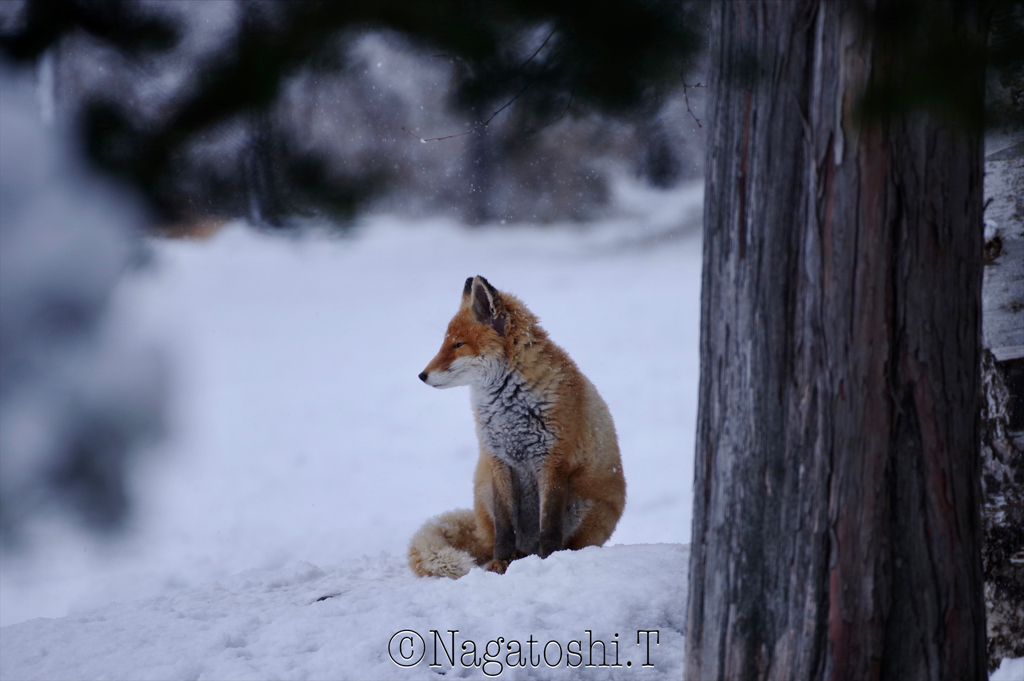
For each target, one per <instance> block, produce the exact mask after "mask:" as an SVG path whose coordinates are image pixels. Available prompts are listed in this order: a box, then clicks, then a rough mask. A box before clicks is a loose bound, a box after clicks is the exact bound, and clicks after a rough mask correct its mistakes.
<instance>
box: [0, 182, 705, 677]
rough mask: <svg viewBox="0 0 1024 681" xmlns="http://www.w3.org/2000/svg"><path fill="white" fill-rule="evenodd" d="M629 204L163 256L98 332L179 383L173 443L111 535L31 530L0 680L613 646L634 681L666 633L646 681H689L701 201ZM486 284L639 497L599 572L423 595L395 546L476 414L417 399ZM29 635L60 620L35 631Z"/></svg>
mask: <svg viewBox="0 0 1024 681" xmlns="http://www.w3.org/2000/svg"><path fill="white" fill-rule="evenodd" d="M619 190H620V195H619V197H618V201H619V204H620V206H621V209H620V211H619V213H618V217H616V218H613V219H609V220H607V221H605V222H603V223H600V224H597V225H594V226H593V227H592V228H589V229H581V228H580V227H578V226H572V225H563V226H554V227H550V228H543V229H542V228H537V227H534V226H529V225H509V226H505V227H497V226H495V227H489V228H478V229H469V228H465V227H462V226H459V225H457V224H454V223H453V222H451V221H448V220H421V221H415V222H410V221H404V220H399V219H397V218H394V217H389V216H382V215H378V216H374V217H370V218H367V219H365V220H364V221H363V222H362V223H360V224H359V225H358V226H357V228H356V229H355V230H354V232H353V233H351V234H350V235H348V236H340V237H339V236H337V235H334V234H331V233H329V232H327V231H322V230H317V229H312V230H310V231H308V232H307V233H305V234H304V235H303V236H300V237H281V236H275V235H269V234H264V233H260V232H257V231H254V230H252V229H249V228H247V227H245V226H244V225H241V224H237V223H236V224H230V225H228V226H226V227H225V228H224V229H222V230H221V231H220V232H219V233H217V234H215V235H214V236H213V237H212V238H211V239H210V240H208V241H153V242H152V244H151V249H152V258H153V263H152V266H151V267H150V268H148V269H146V270H143V271H141V272H136V273H133V274H131V275H129V276H128V277H126V278H125V279H124V280H123V281H122V282H121V284H120V286H119V288H118V289H117V291H116V292H115V295H114V299H113V301H112V313H111V314H112V315H114V317H116V318H117V319H119V320H120V323H121V324H122V325H123V326H124V328H126V329H129V330H130V334H129V335H131V336H132V337H135V338H138V339H140V342H143V341H144V342H146V343H154V342H160V343H162V344H163V345H164V349H165V351H166V354H167V355H169V356H170V358H171V359H172V360H173V361H172V362H171V365H172V367H173V373H172V379H173V381H172V386H171V397H170V400H171V413H170V415H169V418H168V421H169V424H168V429H169V436H168V438H167V439H166V440H165V441H164V442H163V443H162V444H160V445H159V446H158V447H156V448H154V449H153V450H152V451H150V452H149V453H148V456H147V457H146V458H145V459H143V460H142V461H141V463H140V465H139V466H138V467H137V468H136V469H135V470H134V471H133V477H134V481H135V485H134V490H135V494H134V502H135V505H134V515H133V516H132V519H131V522H130V528H129V529H130V532H129V533H128V535H127V536H126V537H124V538H122V539H121V540H97V539H95V538H90V537H87V536H83V535H82V534H81V533H79V532H78V531H77V530H76V528H74V527H72V526H70V525H69V524H68V523H67V521H65V520H63V519H61V518H59V517H57V518H49V519H43V520H38V521H36V522H34V524H33V525H32V526H31V527H30V528H28V529H29V531H28V532H26V534H27V535H28V538H29V539H30V547H31V551H29V552H27V553H9V552H6V553H5V555H4V559H3V562H2V566H0V567H2V570H0V580H2V581H0V621H2V624H3V625H4V628H3V629H2V630H0V638H2V646H0V650H2V651H3V653H2V655H0V676H2V677H3V678H86V677H90V678H99V677H109V678H172V677H173V678H179V677H180V678H185V677H190V678H226V677H231V678H259V677H272V676H280V677H284V678H305V677H309V678H324V677H331V678H382V677H393V676H394V675H395V674H396V673H397V672H399V671H401V669H400V668H399V667H397V666H395V664H394V663H393V662H391V660H390V659H389V658H388V657H387V645H386V643H387V638H385V639H383V642H382V640H381V639H380V637H381V636H384V634H385V633H386V634H387V637H390V636H391V635H392V634H394V633H395V632H396V631H398V630H399V629H402V628H412V629H415V630H416V631H418V632H420V633H421V634H422V635H423V636H425V637H428V636H429V630H430V629H431V628H434V629H438V630H439V631H440V632H442V633H444V632H446V631H447V630H448V629H459V632H460V634H459V636H460V639H459V640H460V642H461V640H462V639H461V637H462V636H466V637H470V638H472V639H473V640H474V641H476V642H477V644H478V645H480V646H481V647H482V646H484V645H485V644H486V642H487V641H488V640H490V639H491V638H493V637H495V636H502V637H504V638H505V639H506V640H509V639H512V638H515V637H523V638H522V642H523V643H524V645H525V644H526V637H528V636H530V635H531V634H532V635H533V636H534V637H535V638H536V639H537V640H539V641H542V642H546V641H548V640H556V641H559V642H561V645H562V646H565V645H568V642H569V641H571V640H579V639H580V637H583V636H586V634H585V630H586V629H591V630H592V631H593V635H594V637H595V640H596V639H598V638H600V639H601V640H604V641H611V640H614V637H613V634H615V633H618V634H619V635H620V636H619V639H618V640H619V641H621V643H620V646H619V649H620V654H621V661H622V664H625V662H626V661H627V660H632V661H634V664H639V662H638V661H639V660H640V658H639V657H638V655H639V653H638V652H637V651H639V648H638V647H637V645H636V637H637V629H652V630H655V629H656V630H659V631H660V644H658V646H656V647H652V653H651V660H652V662H653V663H654V664H655V667H653V668H643V669H642V670H634V671H637V673H641V672H642V673H641V675H644V674H646V675H647V677H649V678H667V677H673V678H674V677H678V676H679V673H680V670H681V667H680V665H681V662H682V637H681V634H680V631H681V628H682V621H683V616H684V605H685V603H684V601H685V597H684V595H683V594H685V586H686V577H685V573H686V565H687V558H686V556H685V551H686V549H685V548H684V547H682V546H680V545H681V544H683V543H685V542H687V541H688V539H689V533H690V524H691V518H690V512H691V511H690V507H691V496H690V485H691V482H690V481H691V480H692V474H693V473H692V471H693V462H692V452H693V438H694V428H695V417H696V386H697V378H698V350H697V339H698V323H699V313H698V310H699V288H700V286H699V281H700V248H701V246H700V237H699V230H698V229H697V225H699V220H700V210H701V200H702V196H701V187H700V186H699V185H691V186H687V187H684V188H682V189H681V190H677V191H675V192H667V193H666V192H654V191H650V190H645V189H642V188H640V187H636V186H633V185H629V184H622V185H621V186H620V188H619ZM474 274H481V275H483V276H486V277H487V278H488V280H489V281H490V282H491V283H492V284H494V285H495V286H496V287H498V288H499V289H503V290H508V291H510V292H512V293H515V294H516V295H517V296H519V297H520V298H521V299H522V300H523V301H524V302H525V303H526V304H527V305H528V306H529V307H530V308H531V310H532V311H533V312H534V313H536V314H537V315H538V316H539V317H540V318H541V323H542V324H543V325H544V326H545V328H546V329H547V330H548V332H549V333H550V335H551V336H552V338H553V339H554V340H555V341H556V342H558V343H559V344H560V345H562V346H563V347H564V348H565V349H566V350H567V351H568V352H569V353H570V355H572V357H573V358H574V359H575V360H576V362H577V364H578V365H579V366H580V368H581V369H582V370H583V372H584V373H585V374H586V375H587V376H588V377H589V378H590V379H591V380H592V381H593V382H594V384H595V385H596V386H597V387H598V389H599V391H600V392H601V393H602V395H603V396H604V398H605V400H606V401H607V402H608V404H609V407H610V409H611V412H612V414H613V416H614V418H615V422H616V427H617V429H618V433H619V439H620V445H621V448H622V452H623V462H624V467H625V471H626V479H627V484H628V495H629V496H628V501H627V505H626V511H625V514H624V515H623V518H622V520H621V522H620V523H619V526H618V529H617V531H616V533H615V535H614V536H613V537H612V539H611V540H610V542H609V545H608V546H606V547H604V548H602V549H593V550H587V551H582V552H579V553H575V554H571V555H568V554H566V555H563V554H559V555H557V556H555V557H554V559H552V558H549V559H548V560H547V561H540V560H535V559H527V560H525V561H521V562H518V563H515V564H514V565H513V569H510V571H509V573H508V574H507V575H505V576H504V577H503V578H502V577H497V576H495V575H491V574H484V573H482V572H473V573H471V574H470V575H469V576H467V577H466V578H464V579H463V580H460V581H458V582H449V581H439V580H432V579H417V578H415V577H413V576H412V573H411V572H410V571H409V569H408V567H407V566H406V564H405V558H404V555H405V550H406V547H407V543H408V540H409V538H410V537H411V536H412V534H413V533H414V532H415V531H416V529H417V528H418V527H419V526H420V525H421V524H422V523H423V522H424V521H425V520H427V519H428V518H429V517H431V516H433V515H435V514H437V513H440V512H443V511H446V510H450V509H453V508H458V507H468V506H470V505H471V503H472V489H471V479H472V472H473V468H474V465H475V461H476V438H475V433H474V426H473V420H472V415H471V412H470V407H469V395H468V391H466V390H460V389H455V390H450V391H439V390H433V389H431V388H429V387H427V386H424V385H423V384H422V383H421V382H420V381H419V379H418V378H417V375H418V373H419V372H420V371H421V370H422V369H423V367H424V366H425V365H426V363H427V361H429V359H430V358H431V357H432V356H433V355H434V354H435V352H436V351H437V348H438V347H439V345H440V343H441V337H442V334H443V330H444V327H445V326H446V324H447V322H448V319H449V318H450V317H451V315H452V314H453V313H454V312H455V310H456V308H457V306H458V302H459V299H460V296H461V291H462V285H463V282H464V281H465V278H466V277H467V276H471V275H474ZM659 543H663V544H660V545H658V544H659ZM366 556H375V558H366ZM313 565H316V566H319V567H312V566H313ZM502 579H505V580H506V581H502ZM342 592H344V594H345V595H344V597H341V596H339V597H335V598H331V599H328V600H326V601H323V602H316V601H315V599H316V598H318V597H320V596H322V595H326V594H331V593H342ZM312 603H315V605H313V604H312ZM39 617H44V618H59V619H34V620H32V621H26V620H30V619H32V618H39ZM584 640H585V639H584ZM631 641H632V642H631ZM653 645H654V644H653V643H652V646H653ZM574 650H575V648H574ZM655 650H656V652H655ZM318 651H319V652H318ZM481 654H482V648H481ZM551 655H552V656H553V655H554V646H552V648H551ZM455 662H456V666H458V671H457V675H460V676H461V675H462V674H469V676H470V677H471V678H472V677H473V675H474V674H475V675H476V677H480V676H482V675H483V672H482V671H481V670H480V669H478V668H476V667H474V668H472V669H467V670H463V669H462V668H461V666H460V664H459V662H460V661H459V659H456V660H455ZM564 662H565V660H563V666H562V669H563V671H564ZM491 668H494V665H493V664H492V665H490V666H489V669H491ZM512 671H513V670H509V669H507V668H506V669H505V670H504V672H503V674H502V675H503V676H507V675H509V674H510V673H511V672H512ZM518 671H519V672H520V674H521V675H523V678H537V677H546V676H547V675H548V674H549V673H550V670H548V669H547V667H546V666H544V667H541V668H538V669H533V668H532V667H527V668H526V669H522V670H518ZM614 671H615V668H608V676H609V677H610V675H611V674H612V673H614ZM433 673H434V671H431V670H430V669H429V668H428V667H427V666H426V665H425V664H422V665H420V666H418V667H415V668H413V669H410V670H406V671H403V672H402V674H403V678H405V677H406V676H408V678H422V677H423V676H425V675H432V674H433ZM570 673H571V672H570ZM591 673H594V674H596V676H595V678H602V677H601V676H600V674H601V673H604V672H602V671H601V668H593V669H588V670H587V674H588V676H590V675H591ZM666 675H667V676H666Z"/></svg>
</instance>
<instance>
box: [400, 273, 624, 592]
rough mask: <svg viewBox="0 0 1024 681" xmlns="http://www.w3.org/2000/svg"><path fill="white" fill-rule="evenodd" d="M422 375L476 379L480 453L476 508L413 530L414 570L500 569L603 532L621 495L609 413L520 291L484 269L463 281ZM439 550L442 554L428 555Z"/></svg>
mask: <svg viewBox="0 0 1024 681" xmlns="http://www.w3.org/2000/svg"><path fill="white" fill-rule="evenodd" d="M420 378H421V379H422V380H423V381H424V382H426V383H427V384H428V385H432V386H434V387H439V388H444V387H454V386H458V385H470V386H471V394H472V400H473V410H474V415H475V416H476V421H477V435H478V437H479V440H480V458H479V460H478V462H477V467H476V474H475V476H474V509H473V512H472V513H471V512H469V511H455V512H451V513H449V514H445V516H441V517H440V518H447V521H446V522H447V525H444V526H442V525H443V523H441V522H440V521H439V520H438V519H435V520H431V521H428V522H427V524H426V525H424V527H423V528H421V530H420V531H419V532H418V533H417V534H416V536H415V537H414V538H413V541H412V543H411V545H410V548H409V561H410V565H411V566H412V567H413V570H414V571H415V572H416V573H417V574H419V575H428V574H435V575H444V576H449V577H459V576H461V574H465V571H468V567H466V566H467V565H469V564H476V565H482V566H485V568H486V569H488V570H492V571H495V572H504V571H505V569H506V568H507V567H508V564H509V562H510V561H512V560H515V559H516V558H520V557H523V556H525V555H530V554H533V553H536V554H538V555H540V556H541V557H542V558H544V557H547V556H548V555H549V554H550V553H552V552H553V551H557V550H562V549H574V550H575V549H580V548H583V547H584V546H600V545H601V544H603V543H604V542H605V541H607V540H608V538H609V537H610V536H611V534H612V532H613V531H614V530H615V526H616V524H617V523H618V520H619V517H620V516H621V515H622V510H623V507H624V506H625V503H626V482H625V478H624V477H623V473H622V461H621V458H620V456H619V448H618V440H617V438H616V435H615V427H614V425H613V423H612V419H611V415H610V414H609V413H608V407H607V406H606V405H605V403H604V400H602V399H601V396H600V395H599V394H598V392H597V390H596V389H595V388H594V386H593V384H591V382H590V381H589V380H587V378H586V377H585V376H584V375H583V374H581V373H580V371H579V369H578V368H577V367H576V364H575V363H574V362H573V361H572V360H571V359H570V358H569V356H568V355H567V354H566V353H565V351H564V350H562V349H561V348H560V347H558V346H557V345H555V344H554V343H553V342H551V340H550V339H549V338H548V335H547V333H546V332H545V331H544V330H543V329H542V328H541V327H540V325H539V324H538V322H537V318H536V317H535V316H534V315H533V313H531V312H530V311H529V310H528V309H527V308H526V306H525V305H523V303H522V302H521V301H520V300H519V299H517V298H516V297H515V296H512V295H510V294H508V293H502V292H499V291H497V290H495V289H494V288H493V287H491V286H490V284H488V283H487V281H486V280H485V279H483V278H482V277H475V278H473V279H468V280H467V281H466V286H465V288H464V290H463V296H462V303H461V305H460V307H459V310H458V312H456V314H455V316H454V318H453V319H452V320H451V322H450V323H449V325H448V330H447V332H446V333H445V337H444V341H443V343H442V345H441V350H440V351H439V352H438V354H437V356H436V357H434V359H432V360H431V361H430V363H429V364H428V365H427V367H426V369H425V370H424V371H423V373H421V374H420ZM452 518H456V519H457V521H455V520H452ZM446 548H447V549H450V550H452V551H455V552H456V554H457V555H459V556H460V557H462V558H461V561H462V562H460V563H459V566H460V567H457V568H452V567H451V566H450V563H451V560H449V558H450V555H449V554H448V553H446V552H445V549H446ZM439 551H440V552H441V553H438V552H439ZM442 554H443V555H444V556H448V558H444V559H438V560H436V561H433V560H432V558H431V556H434V555H442ZM456 562H458V561H456ZM459 573H461V574H459Z"/></svg>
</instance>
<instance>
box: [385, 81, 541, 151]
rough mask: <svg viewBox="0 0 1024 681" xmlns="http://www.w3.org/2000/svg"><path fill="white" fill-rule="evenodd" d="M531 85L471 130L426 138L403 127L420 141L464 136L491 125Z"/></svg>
mask: <svg viewBox="0 0 1024 681" xmlns="http://www.w3.org/2000/svg"><path fill="white" fill-rule="evenodd" d="M530 85H532V83H527V84H526V86H525V87H524V88H523V89H522V90H520V91H519V92H517V93H516V95H515V97H513V98H512V99H510V100H508V101H507V102H505V104H504V105H503V106H502V107H501V108H500V109H498V110H497V111H495V112H494V113H492V114H491V115H490V116H489V117H488V119H487V120H486V121H484V122H483V123H477V124H476V125H475V126H473V127H472V128H470V129H469V130H467V131H465V132H458V133H455V134H454V135H445V136H444V137H426V138H424V137H420V136H419V135H417V134H416V133H414V132H412V131H410V130H409V129H408V128H406V127H404V126H403V127H402V130H405V131H406V132H407V133H409V134H410V135H412V136H413V137H415V138H416V139H418V140H419V141H420V142H440V141H441V140H450V139H452V138H453V137H462V136H463V135H468V134H470V133H474V132H476V131H477V130H480V129H481V128H486V127H487V126H488V125H490V124H491V121H493V120H494V117H495V116H497V115H498V114H500V113H501V112H502V111H504V110H505V109H507V108H509V107H510V106H512V103H513V102H514V101H516V100H517V99H519V95H521V94H523V93H524V92H526V91H527V90H528V89H529V87H530Z"/></svg>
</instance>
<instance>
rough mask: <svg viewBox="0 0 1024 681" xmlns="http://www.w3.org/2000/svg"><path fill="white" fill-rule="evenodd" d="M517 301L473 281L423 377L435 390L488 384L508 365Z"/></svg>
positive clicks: (469, 281) (478, 280)
mask: <svg viewBox="0 0 1024 681" xmlns="http://www.w3.org/2000/svg"><path fill="white" fill-rule="evenodd" d="M516 303H517V301H515V299H514V298H512V296H507V297H506V296H503V294H501V293H499V292H498V290H497V289H495V288H494V287H493V286H491V285H490V284H489V283H487V280H486V279H484V278H483V277H480V276H476V277H470V278H469V279H467V280H466V285H465V286H464V287H463V289H462V303H461V304H460V305H459V311H458V312H456V313H455V316H454V317H452V320H451V322H449V323H448V330H447V331H446V332H445V335H444V341H443V342H442V343H441V350H440V351H439V352H438V353H437V356H436V357H434V359H432V360H430V364H428V365H427V368H426V369H424V370H423V372H422V373H421V374H420V380H421V381H423V382H424V383H426V384H427V385H430V386H433V387H435V388H454V387H456V386H460V385H470V384H472V383H480V382H487V381H488V379H490V378H493V377H495V376H496V375H497V374H499V373H500V372H501V371H502V369H503V368H504V367H505V365H506V364H507V359H506V357H507V354H506V353H507V350H508V347H509V339H508V335H509V333H510V332H511V330H512V329H511V326H512V324H511V323H510V321H511V317H512V313H513V312H514V311H515V310H514V309H510V307H509V304H511V305H512V306H513V308H514V307H517V305H516Z"/></svg>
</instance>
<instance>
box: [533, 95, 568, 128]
mask: <svg viewBox="0 0 1024 681" xmlns="http://www.w3.org/2000/svg"><path fill="white" fill-rule="evenodd" d="M574 94H576V90H570V91H569V101H568V102H567V103H566V105H565V108H564V109H562V113H561V115H560V116H559V117H558V118H554V119H552V120H550V121H548V122H547V123H545V124H544V125H542V126H540V127H539V128H536V129H534V130H527V131H526V134H527V135H536V134H537V133H538V132H540V131H541V130H543V129H544V128H547V127H549V126H552V125H554V124H555V123H557V122H558V121H560V120H562V119H563V118H565V114H567V113H569V107H570V106H572V97H573V95H574Z"/></svg>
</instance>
